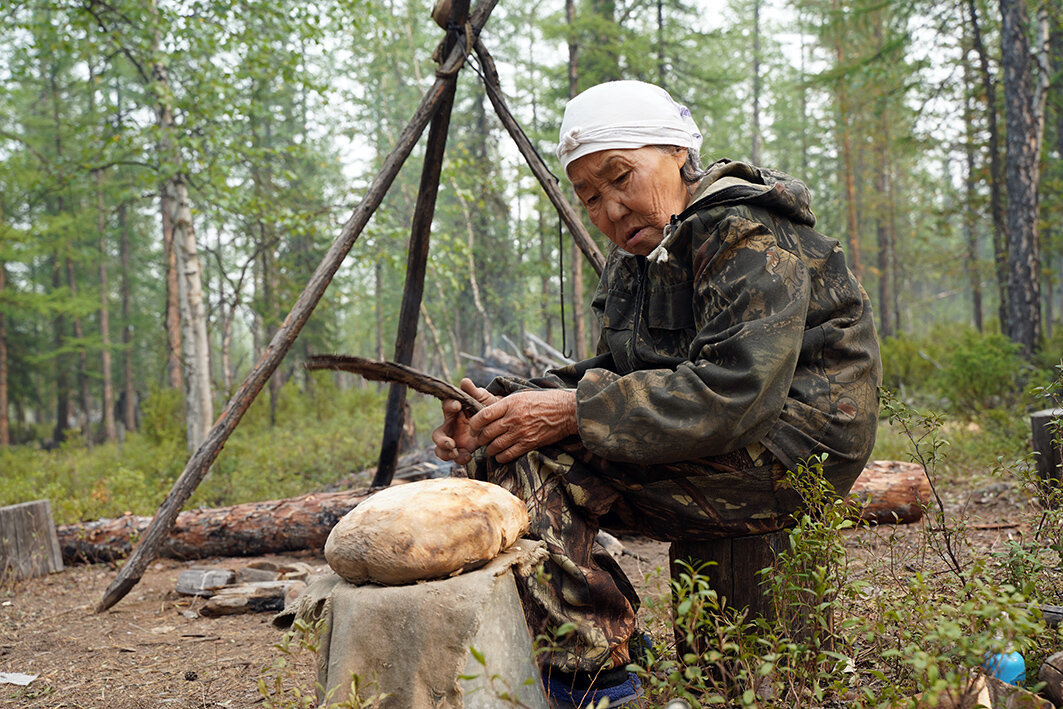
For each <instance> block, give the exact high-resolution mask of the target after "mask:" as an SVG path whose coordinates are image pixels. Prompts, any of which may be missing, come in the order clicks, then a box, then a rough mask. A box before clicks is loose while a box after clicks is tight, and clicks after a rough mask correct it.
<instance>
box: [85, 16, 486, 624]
mask: <svg viewBox="0 0 1063 709" xmlns="http://www.w3.org/2000/svg"><path fill="white" fill-rule="evenodd" d="M497 2H498V0H482V1H481V3H480V4H479V5H477V7H476V10H475V11H474V12H473V14H472V17H471V20H470V25H471V27H472V33H473V34H474V35H477V36H478V35H479V33H480V30H481V29H482V28H483V26H484V23H485V22H487V18H488V16H489V15H490V14H491V11H492V10H493V9H494V7H495V4H497ZM464 62H465V47H464V46H457V47H454V48H453V49H452V50H451V52H450V54H449V55H448V56H447V60H446V62H445V63H444V64H443V66H442V68H441V69H440V74H441V76H438V77H437V78H436V81H435V83H434V84H433V85H432V88H430V89H429V90H428V92H427V93H425V95H424V97H423V98H422V99H421V104H420V106H418V107H417V110H416V111H415V112H414V114H413V117H412V118H411V119H410V122H409V123H408V124H407V125H406V127H405V128H404V129H403V131H402V133H401V134H400V135H399V140H398V144H397V145H396V146H395V149H394V150H392V151H391V154H390V155H388V157H387V159H386V160H385V161H384V165H383V166H382V167H381V169H380V172H379V173H378V174H377V176H376V178H375V179H374V180H373V183H372V184H371V185H370V186H369V189H368V190H367V191H366V194H365V197H364V198H363V199H362V203H361V204H359V205H358V207H357V208H356V209H355V210H354V213H353V214H352V215H351V217H350V219H348V220H347V223H346V224H344V225H343V228H342V229H341V230H340V235H339V236H338V237H336V240H335V241H334V242H333V243H332V246H331V247H330V248H329V250H328V252H326V254H325V256H324V257H323V258H322V259H321V263H320V264H319V265H318V267H317V270H315V271H314V275H313V276H311V277H310V281H309V282H308V283H307V285H306V288H304V289H303V292H302V293H301V294H300V295H299V299H298V300H297V301H296V302H295V305H294V306H293V307H292V310H291V312H290V313H288V317H286V318H285V319H284V322H283V323H282V324H281V326H280V328H279V329H278V330H277V333H276V334H275V335H274V336H273V339H272V341H270V343H269V346H268V347H267V348H266V351H265V353H263V355H262V357H261V358H260V359H259V361H258V362H256V363H255V366H254V367H252V369H251V371H250V372H249V373H248V375H247V377H246V378H245V379H244V382H243V384H241V385H240V388H239V389H238V390H237V391H236V393H235V394H233V397H232V398H231V399H230V400H229V403H228V404H226V406H225V411H223V412H222V415H221V416H220V417H219V418H218V420H217V421H216V422H215V423H214V425H213V426H212V427H211V429H210V432H209V433H208V434H207V438H206V439H205V440H204V441H203V443H202V445H200V446H199V448H198V449H197V450H196V452H195V453H193V454H192V457H191V458H189V460H188V463H187V464H186V465H185V469H184V471H183V472H182V473H181V475H180V477H178V478H177V481H176V482H175V483H174V485H173V487H172V488H171V489H170V492H169V494H168V495H167V496H166V499H165V500H163V502H162V505H160V506H159V509H158V510H157V511H156V512H155V517H154V518H153V519H152V521H151V525H150V526H149V527H148V530H147V531H146V532H145V533H144V536H143V537H142V538H141V540H140V543H139V544H137V546H136V548H135V549H134V550H133V553H132V554H130V555H129V559H128V560H127V561H126V563H125V564H124V565H123V566H122V568H121V570H120V571H119V572H118V575H117V576H116V577H115V579H114V580H113V581H112V582H111V585H110V586H108V587H107V590H106V591H105V592H104V594H103V598H102V599H100V602H99V603H98V604H97V606H96V612H97V613H101V612H103V611H105V610H107V609H108V608H110V607H111V606H113V605H114V604H115V603H117V602H118V601H120V600H121V599H122V598H124V597H125V595H126V594H127V593H129V590H130V589H132V588H133V586H135V585H136V584H137V582H138V581H140V578H141V576H143V574H144V570H145V569H147V567H148V564H150V563H151V562H152V561H153V560H154V559H155V557H156V556H157V554H158V548H159V544H161V543H162V540H163V539H164V538H165V537H166V535H167V534H168V533H169V531H170V529H171V528H172V527H173V523H174V520H175V519H177V515H178V513H179V512H180V511H181V508H182V507H184V504H185V502H187V501H188V498H189V497H191V495H192V492H193V491H195V489H196V487H197V486H198V485H199V483H200V482H201V481H202V480H203V477H204V476H205V475H206V474H207V470H208V469H209V468H210V465H211V463H213V462H214V459H215V458H217V457H218V453H220V452H221V449H222V447H223V446H224V445H225V442H226V441H227V440H228V439H229V436H230V435H231V434H232V432H233V430H234V429H235V428H236V424H238V423H239V422H240V419H241V418H243V415H244V413H245V412H246V411H247V409H248V407H250V406H251V403H252V402H253V401H254V400H255V397H256V396H258V393H259V392H260V391H261V390H262V387H263V385H265V383H266V381H268V380H269V378H270V375H272V374H273V372H274V371H275V370H276V369H277V367H278V366H279V365H280V363H281V360H282V359H284V355H285V354H287V353H288V350H289V349H290V348H291V346H292V343H293V342H295V338H296V337H297V336H298V335H299V331H300V330H302V329H303V325H305V324H306V321H307V320H308V319H309V318H310V314H311V313H312V312H313V311H314V308H315V307H316V306H317V303H318V301H319V300H321V296H322V295H323V294H324V292H325V289H326V288H327V287H328V284H329V283H330V282H331V281H332V277H333V276H334V275H335V274H336V271H337V270H338V269H339V267H340V264H342V263H343V259H344V258H345V257H346V255H347V253H348V252H349V251H350V250H351V247H352V246H353V245H354V242H355V241H356V240H357V239H358V236H359V235H360V234H361V233H362V229H364V228H365V225H366V224H367V223H368V222H369V218H370V217H372V216H373V212H375V211H376V209H377V207H379V206H380V203H381V201H383V199H384V195H386V194H387V191H388V188H389V187H391V183H392V182H393V181H394V180H395V176H396V175H397V174H398V173H399V169H400V168H401V167H402V164H403V162H405V161H406V158H407V157H408V156H409V154H410V151H412V150H413V146H414V145H416V143H417V140H418V139H419V138H420V137H421V133H423V132H424V129H425V126H427V125H428V122H429V121H430V120H431V118H432V116H433V114H434V113H435V111H436V108H437V107H438V105H439V102H440V101H441V100H442V98H443V94H444V90H445V89H446V87H447V85H448V83H449V82H450V81H452V80H453V74H454V72H456V71H457V70H458V68H459V67H461V65H462V64H463V63H464ZM447 72H449V74H448V73H447Z"/></svg>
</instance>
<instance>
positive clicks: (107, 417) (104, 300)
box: [94, 169, 118, 442]
mask: <svg viewBox="0 0 1063 709" xmlns="http://www.w3.org/2000/svg"><path fill="white" fill-rule="evenodd" d="M94 172H95V173H96V230H97V232H98V233H99V237H100V313H99V317H100V366H101V369H102V370H103V384H102V385H103V391H102V394H103V404H102V406H103V431H104V436H105V438H106V440H107V441H108V442H114V441H116V440H118V429H117V428H116V427H115V423H114V381H113V378H112V377H113V372H112V371H111V310H110V305H109V303H108V300H109V292H108V290H109V288H108V285H107V214H106V211H105V209H104V201H103V171H102V170H99V169H97V170H94Z"/></svg>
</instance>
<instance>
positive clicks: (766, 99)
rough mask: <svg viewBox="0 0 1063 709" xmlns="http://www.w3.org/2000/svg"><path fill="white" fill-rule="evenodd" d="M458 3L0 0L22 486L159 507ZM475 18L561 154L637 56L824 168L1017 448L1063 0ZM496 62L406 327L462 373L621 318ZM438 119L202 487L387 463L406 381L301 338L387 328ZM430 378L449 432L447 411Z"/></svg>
mask: <svg viewBox="0 0 1063 709" xmlns="http://www.w3.org/2000/svg"><path fill="white" fill-rule="evenodd" d="M430 9H431V8H430V7H428V6H427V5H425V4H423V3H416V2H408V1H407V0H391V1H385V0H325V1H323V2H316V3H297V2H291V1H290V0H274V1H273V2H269V3H258V2H248V1H245V2H211V1H208V0H185V1H180V2H177V1H174V0H158V1H156V0H137V1H133V0H111V1H110V2H98V1H96V0H84V1H83V2H63V1H58V2H41V1H38V0H28V1H26V2H17V1H14V0H3V1H2V2H0V36H3V37H4V41H3V43H2V45H0V446H2V449H0V468H2V469H3V473H4V474H3V476H2V478H0V504H10V503H13V502H19V501H23V500H29V499H36V498H40V497H48V498H50V499H51V500H52V503H53V506H54V507H55V509H56V516H57V518H58V521H61V522H69V521H75V520H77V519H90V518H96V517H101V516H114V515H117V514H121V513H122V512H125V511H133V512H137V513H141V514H150V513H151V512H152V511H153V510H154V509H155V507H156V506H157V504H158V502H159V501H160V500H161V497H162V495H163V494H164V492H165V491H166V490H167V489H168V488H169V486H170V484H172V482H173V480H174V479H175V478H176V476H177V474H178V473H179V472H180V471H181V469H182V468H183V467H184V463H185V460H186V459H187V456H188V451H189V449H190V448H194V447H195V446H196V445H198V443H199V442H200V441H202V439H203V436H204V434H205V432H206V430H208V428H209V426H210V424H211V422H212V421H213V419H214V416H215V415H216V414H217V412H218V411H219V410H220V408H221V406H222V405H223V404H224V402H225V401H226V400H227V399H228V397H229V395H230V394H231V393H232V392H233V391H234V389H235V388H236V386H238V384H239V382H240V381H241V379H242V377H243V376H244V375H245V374H246V373H247V371H248V370H249V369H250V367H251V365H252V364H253V363H254V361H256V360H257V359H258V357H259V356H260V355H261V353H262V351H263V349H264V348H265V346H266V345H267V344H268V343H269V341H270V338H271V337H272V336H273V334H274V333H275V332H276V330H277V328H278V326H279V325H280V323H281V321H282V320H283V318H284V316H285V315H286V314H287V312H288V310H289V308H290V307H291V304H292V303H293V301H294V299H295V297H296V296H297V294H298V293H299V292H300V291H301V290H302V289H303V287H304V285H305V284H306V282H307V281H308V279H309V277H310V274H311V273H312V272H313V269H314V268H315V266H316V265H317V264H318V262H319V261H320V259H321V256H322V254H323V253H324V251H325V249H326V248H327V246H328V245H329V244H330V243H331V241H332V239H333V238H334V237H335V235H336V234H337V233H338V232H339V228H340V225H341V224H342V223H343V222H344V221H345V220H346V219H347V218H348V217H349V215H350V214H351V212H352V210H353V209H354V207H355V206H356V205H357V204H358V203H359V201H360V199H361V196H362V194H363V193H364V191H365V188H366V186H367V185H368V184H369V182H370V181H371V180H372V178H373V176H374V175H375V174H376V173H377V171H378V170H379V168H380V166H381V164H382V162H383V160H384V158H385V157H386V156H387V154H388V153H389V152H390V150H391V148H392V146H393V145H394V143H395V142H396V139H397V136H398V133H399V132H400V131H401V129H402V128H403V126H404V125H405V124H406V122H407V121H408V120H409V117H410V116H411V114H412V112H413V110H414V108H415V106H416V105H417V102H418V100H419V99H420V96H421V94H422V92H423V91H424V90H425V89H426V87H427V86H428V85H429V84H430V82H431V81H432V79H433V76H434V68H435V65H434V62H433V61H432V58H431V54H432V50H433V49H434V48H435V46H436V44H437V42H438V40H439V38H440V37H441V35H442V32H441V30H440V29H439V28H438V27H437V26H436V25H435V24H433V22H432V20H431V19H430V17H429V11H430ZM483 38H484V42H485V44H486V45H487V46H488V47H489V48H490V50H491V52H492V53H493V54H494V56H495V58H496V60H497V61H498V62H499V64H500V67H501V69H502V74H503V77H502V78H503V87H504V90H505V92H506V95H507V99H508V103H509V105H510V107H511V108H512V109H513V111H514V113H515V114H516V116H517V118H518V120H519V121H520V122H521V124H522V126H523V128H524V130H525V131H526V132H527V134H528V135H529V137H530V138H531V140H532V142H533V143H534V145H535V146H536V147H537V148H538V150H539V151H540V153H542V155H543V156H544V157H545V158H546V160H547V163H548V164H550V165H555V166H556V162H555V161H554V160H553V158H552V152H553V148H554V146H555V144H556V135H557V125H558V123H559V121H560V116H561V113H562V110H563V107H564V103H565V101H566V99H567V98H568V97H569V96H570V95H573V94H574V93H576V92H578V91H579V90H582V89H583V88H586V87H588V86H591V85H593V84H596V83H599V82H601V81H606V80H611V79H620V78H636V79H643V80H647V81H653V82H655V83H658V84H660V85H662V86H664V87H666V88H667V89H668V90H669V91H670V92H671V93H672V94H673V96H674V97H675V98H676V99H677V100H678V101H680V102H681V103H684V104H686V105H687V106H689V107H690V109H691V111H692V114H693V116H694V118H695V120H696V121H697V122H698V125H699V126H700V128H701V130H702V132H703V133H704V134H705V144H704V146H703V148H702V157H703V162H711V161H712V160H715V159H718V158H721V157H729V158H732V159H738V160H748V161H751V162H754V163H757V164H763V165H766V166H771V167H776V168H779V169H782V170H784V171H786V172H789V173H791V174H794V175H797V176H799V177H800V178H801V179H802V180H804V181H805V182H807V183H808V184H809V185H810V187H811V189H812V191H813V195H814V202H813V206H814V209H815V211H816V214H817V217H818V220H819V222H818V226H819V229H820V230H821V231H823V232H825V233H827V234H829V235H832V236H834V237H836V238H838V239H839V241H840V242H841V243H842V246H843V248H844V249H845V250H846V252H847V256H848V258H849V263H850V265H851V267H852V269H853V271H854V273H856V274H857V276H858V277H859V278H860V280H861V282H862V283H863V285H864V287H865V288H866V289H867V291H868V293H869V294H870V295H871V298H872V301H873V303H874V307H875V311H876V320H877V324H878V328H879V334H880V336H881V338H882V349H883V360H884V367H885V384H886V386H888V387H891V388H894V389H898V390H900V392H901V395H902V396H903V397H904V398H906V399H907V400H909V401H911V402H914V403H916V404H919V405H926V406H931V407H936V408H941V409H950V410H951V411H952V413H953V415H954V416H955V417H957V418H965V419H972V418H974V419H977V420H978V421H979V422H980V423H979V427H978V428H977V430H978V431H979V432H981V431H986V430H988V431H990V433H994V432H995V433H998V434H999V435H991V436H984V435H979V436H976V437H975V438H980V439H981V443H979V444H977V445H978V446H980V449H979V450H980V453H979V455H981V456H982V457H981V458H980V459H978V461H977V462H978V464H980V465H981V464H984V465H985V466H987V467H988V466H989V465H990V464H991V461H992V460H995V457H996V455H998V454H1005V453H1007V452H1010V451H1008V450H1003V449H1005V448H1009V447H1010V448H1013V449H1015V450H1021V449H1022V448H1023V447H1024V446H1025V443H1026V438H1027V437H1028V428H1026V426H1027V425H1028V424H1027V423H1026V419H1025V413H1026V410H1027V409H1028V408H1029V407H1030V406H1031V405H1032V403H1031V400H1030V399H1028V398H1027V397H1026V396H1024V394H1023V392H1024V391H1025V390H1026V389H1027V388H1028V387H1030V386H1034V385H1037V384H1043V383H1046V382H1047V381H1049V380H1050V379H1051V376H1052V375H1051V367H1052V365H1054V364H1056V363H1058V362H1059V360H1060V355H1061V353H1063V327H1060V322H1061V316H1063V227H1061V226H1060V225H1061V224H1063V160H1061V156H1063V8H1061V7H1060V6H1059V5H1058V4H1057V3H1054V2H1049V1H1047V0H1046V1H1045V2H1044V3H1043V4H1040V5H1037V4H1030V3H1027V1H1026V0H999V2H998V1H997V0H991V1H990V2H985V1H984V0H957V1H955V2H953V1H947V2H942V1H933V0H789V1H785V0H729V1H728V2H711V3H709V2H702V3H694V2H686V1H684V0H539V1H537V2H531V1H527V0H524V1H522V2H509V3H501V4H500V6H499V7H498V8H497V9H496V10H495V11H494V13H493V15H492V17H491V19H490V20H489V22H488V24H487V27H486V29H485V31H484V34H483ZM475 72H476V63H475V61H472V63H471V66H470V67H467V68H466V69H464V70H463V71H462V72H461V76H460V78H459V85H458V93H457V102H456V105H455V108H454V112H453V117H452V120H451V128H450V136H449V142H448V146H447V153H446V159H445V162H444V166H443V176H442V182H441V189H440V195H439V202H438V204H437V208H436V214H435V220H434V222H433V230H432V245H431V254H430V260H429V267H428V282H427V292H428V293H429V294H430V296H429V297H428V298H427V299H426V300H425V302H424V304H423V305H422V307H421V327H420V332H419V336H418V339H417V348H416V353H415V357H414V365H415V366H417V367H419V368H422V369H425V370H427V371H429V372H431V373H433V374H436V375H438V376H441V377H444V378H446V379H450V380H456V379H457V378H459V377H460V375H461V373H462V371H463V369H464V367H465V365H466V364H467V362H468V357H466V356H465V354H466V353H467V354H472V355H483V354H484V353H485V352H488V351H489V350H490V349H491V348H502V349H505V350H508V351H510V352H513V351H515V350H519V349H521V348H522V347H523V346H524V344H525V343H526V336H527V335H528V334H529V333H530V334H532V335H535V336H538V337H540V338H542V339H543V340H545V341H546V342H547V343H550V344H551V345H553V346H554V347H555V348H557V349H560V350H565V353H566V354H568V355H570V356H572V357H574V358H580V357H583V356H585V355H586V354H587V353H588V352H592V351H593V347H594V339H595V331H596V326H595V323H594V322H593V318H592V317H591V315H590V313H589V311H588V307H587V304H588V302H589V300H590V295H591V293H592V291H593V287H594V281H595V279H594V277H593V275H594V274H593V271H592V270H591V269H590V268H589V266H587V265H585V264H584V263H583V261H582V257H581V256H580V254H579V252H578V251H577V250H576V249H575V248H574V247H573V246H572V242H571V239H570V237H569V236H568V234H567V233H564V232H563V231H562V227H561V225H560V221H559V219H558V217H557V214H556V212H555V211H554V210H553V208H552V206H551V205H550V203H549V201H548V200H547V199H546V197H545V196H544V194H543V193H542V191H541V188H540V187H539V185H538V184H537V183H536V181H535V179H534V178H533V177H532V175H531V173H530V171H529V170H528V169H527V167H526V166H525V165H524V164H523V161H522V159H521V158H520V156H519V155H518V154H517V152H516V150H514V149H513V147H512V144H511V142H510V140H509V138H508V137H507V136H506V135H505V133H504V131H503V129H502V127H501V126H500V124H499V123H498V121H497V119H496V118H495V116H494V115H493V113H492V111H491V109H490V105H489V103H488V102H487V98H486V96H485V94H484V88H483V84H482V82H481V81H480V79H479V78H478V77H477V76H476V73H475ZM422 150H423V148H418V150H416V151H415V153H414V155H413V157H412V158H411V160H409V161H408V163H407V166H406V167H405V168H404V169H403V171H402V172H401V173H400V175H399V177H398V179H397V180H396V182H395V184H394V186H393V187H392V188H391V190H390V192H389V194H388V196H387V198H386V199H385V201H384V203H383V205H382V206H381V208H380V209H379V210H378V211H377V212H376V215H375V216H374V217H373V219H372V221H371V222H370V223H369V225H368V227H367V228H366V230H365V232H364V233H363V234H362V236H361V238H360V239H359V241H358V242H357V243H356V244H355V246H354V248H353V250H352V252H351V255H350V256H349V257H348V259H347V261H346V263H345V265H344V266H343V267H342V268H341V269H340V271H339V273H338V274H337V276H336V278H335V280H334V281H333V283H332V285H331V286H330V287H329V289H328V291H327V292H326V294H325V298H324V299H323V301H322V302H321V304H320V305H319V307H318V308H317V310H316V311H315V313H314V315H313V316H312V318H311V319H310V321H309V323H308V324H307V326H306V327H305V328H304V329H303V331H302V333H301V335H300V337H299V340H298V341H297V342H296V345H295V347H294V348H293V349H292V350H291V352H290V353H289V355H288V356H287V358H286V359H285V361H284V362H283V363H282V365H281V368H280V369H279V370H278V371H277V372H276V374H275V375H274V376H273V377H272V379H271V380H270V382H269V385H268V388H267V389H266V391H264V392H263V394H262V396H261V397H259V401H257V402H256V404H255V406H254V407H252V409H251V411H250V413H249V414H248V416H247V418H246V419H245V420H244V422H243V423H242V424H241V426H240V428H238V429H237V432H236V434H235V435H234V436H233V438H232V439H231V440H230V442H229V444H228V446H227V447H226V449H225V451H224V452H223V453H222V455H221V457H220V458H219V459H218V461H217V462H216V463H215V465H214V468H213V470H212V473H211V475H210V477H209V478H208V479H207V481H206V482H205V483H204V484H203V485H202V486H201V488H200V489H199V490H198V491H197V493H196V495H195V496H194V497H193V500H192V504H193V505H218V504H231V503H235V502H240V501H247V500H255V499H268V498H271V497H281V496H288V495H294V494H298V493H301V492H306V491H308V490H311V489H317V488H319V487H321V486H322V485H326V484H329V483H331V482H334V481H335V480H337V479H338V478H340V477H341V476H343V475H344V474H345V473H346V472H347V471H351V470H361V469H363V468H365V467H367V466H370V465H372V464H373V463H374V462H375V459H376V454H377V451H378V447H379V443H378V442H379V440H380V432H381V429H382V422H383V409H384V403H383V402H384V394H383V393H382V390H381V389H379V388H378V387H376V386H375V385H372V386H367V385H365V384H364V383H363V382H361V381H358V380H356V379H354V378H352V377H350V376H347V375H333V374H327V373H313V374H311V373H309V372H306V371H304V370H302V369H301V367H300V364H301V362H302V360H303V359H304V358H305V357H306V356H307V355H309V354H311V353H326V352H344V353H350V354H358V355H363V356H371V357H380V358H388V357H389V356H390V355H391V353H392V348H393V342H394V338H395V335H396V333H395V331H396V327H397V320H398V313H399V302H400V299H401V296H402V287H403V282H404V275H405V273H404V271H405V263H406V250H407V242H408V239H409V230H410V221H411V217H412V212H413V207H414V203H415V201H416V197H417V180H418V176H419V172H420V159H419V156H420V154H421V151H422ZM564 187H565V189H566V190H568V187H567V185H565V186H564ZM595 236H596V238H598V239H599V244H600V246H601V247H602V248H603V249H604V248H605V247H606V246H607V244H606V243H605V241H604V239H602V238H601V236H600V235H598V234H595ZM562 275H563V278H562ZM562 302H564V303H565V305H564V309H563V310H562V307H561V306H562ZM411 403H413V404H414V420H415V421H416V422H417V424H418V430H419V433H420V436H421V439H422V441H424V440H426V438H427V431H428V430H430V428H431V426H432V425H433V423H432V422H433V420H434V419H435V418H436V416H437V413H436V411H437V407H435V405H434V404H432V403H429V402H424V401H423V400H420V399H417V398H414V397H411ZM882 438H883V443H882V445H883V446H886V447H887V449H888V446H889V445H890V439H889V436H883V437H882ZM889 452H890V451H888V450H885V452H883V451H877V454H879V457H881V455H887V454H888V453H889ZM896 455H900V452H899V451H897V452H896Z"/></svg>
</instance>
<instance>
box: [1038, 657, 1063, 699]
mask: <svg viewBox="0 0 1063 709" xmlns="http://www.w3.org/2000/svg"><path fill="white" fill-rule="evenodd" d="M1037 680H1038V681H1039V682H1044V683H1045V688H1044V689H1043V690H1041V691H1042V692H1044V694H1045V695H1047V696H1048V698H1049V699H1051V700H1052V701H1053V702H1055V703H1056V704H1057V705H1061V704H1063V652H1057V653H1056V654H1055V655H1051V656H1050V657H1049V658H1048V659H1047V660H1045V662H1044V664H1043V665H1041V669H1040V671H1039V672H1038V673H1037Z"/></svg>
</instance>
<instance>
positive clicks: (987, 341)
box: [937, 332, 1024, 412]
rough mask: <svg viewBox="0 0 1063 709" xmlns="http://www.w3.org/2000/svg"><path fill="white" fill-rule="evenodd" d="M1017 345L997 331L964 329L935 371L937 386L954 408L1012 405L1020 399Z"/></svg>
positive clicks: (1020, 363) (1020, 372) (1020, 383)
mask: <svg viewBox="0 0 1063 709" xmlns="http://www.w3.org/2000/svg"><path fill="white" fill-rule="evenodd" d="M1023 370H1024V363H1023V360H1022V357H1021V356H1020V355H1019V346H1018V345H1016V344H1015V343H1014V342H1012V341H1011V340H1009V339H1008V338H1007V337H1005V336H1004V335H1001V334H999V333H991V334H979V333H976V332H966V333H964V334H963V336H962V337H961V338H960V339H959V341H958V343H957V345H956V346H955V347H954V348H953V349H952V351H951V352H950V353H949V355H948V358H947V364H946V366H945V368H944V369H943V370H942V371H941V372H939V373H938V377H937V379H938V387H939V388H940V390H941V393H942V394H943V395H944V396H945V397H946V398H948V400H949V401H950V402H951V403H952V405H953V407H954V408H955V409H956V410H957V411H961V412H967V411H971V410H977V409H986V408H991V407H994V406H997V407H999V406H1015V405H1016V404H1018V402H1019V401H1020V400H1021V399H1022V393H1023V390H1022V379H1023V377H1021V376H1020V375H1021V374H1022V373H1023Z"/></svg>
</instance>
